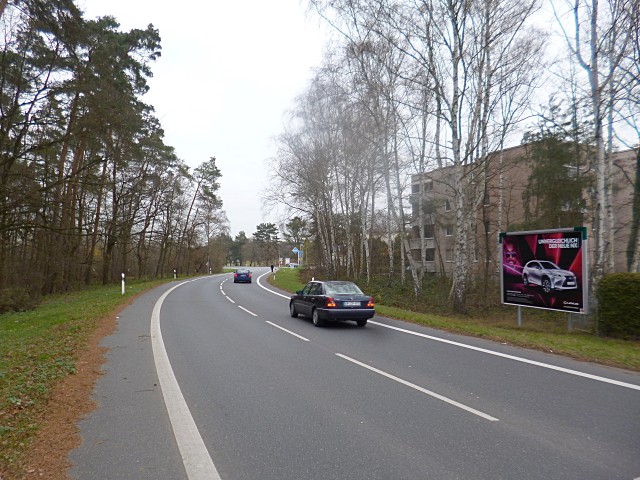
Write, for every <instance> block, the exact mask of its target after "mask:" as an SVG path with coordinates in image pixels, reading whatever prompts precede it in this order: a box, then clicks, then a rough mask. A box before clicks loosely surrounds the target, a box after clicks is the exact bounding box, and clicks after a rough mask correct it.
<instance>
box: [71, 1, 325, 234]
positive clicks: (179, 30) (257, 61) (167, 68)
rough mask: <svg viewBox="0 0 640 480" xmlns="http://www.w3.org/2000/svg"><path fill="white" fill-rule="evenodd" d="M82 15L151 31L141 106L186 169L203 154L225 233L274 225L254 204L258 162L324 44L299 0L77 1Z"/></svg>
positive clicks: (261, 175)
mask: <svg viewBox="0 0 640 480" xmlns="http://www.w3.org/2000/svg"><path fill="white" fill-rule="evenodd" d="M78 6H79V7H80V8H81V9H83V10H84V12H85V17H86V18H87V19H93V18H96V17H99V16H105V15H112V16H114V17H115V18H116V19H117V20H118V22H119V23H120V25H121V29H122V30H130V29H132V28H146V26H147V25H148V24H149V23H152V24H153V25H154V27H155V28H157V29H158V30H159V31H160V36H161V38H162V56H161V57H160V59H158V60H157V61H156V62H155V63H154V64H153V65H152V69H153V74H154V76H153V78H152V79H150V81H149V85H150V87H151V90H150V92H149V94H148V95H147V96H145V98H144V101H145V102H146V103H148V104H151V105H153V106H154V107H155V110H156V116H157V117H158V118H159V119H160V122H161V123H162V126H163V128H164V130H165V143H166V144H167V145H170V146H172V147H174V148H175V149H176V154H177V155H178V157H179V158H181V159H183V160H184V161H185V162H186V163H187V164H188V165H189V166H191V167H192V168H195V167H197V166H198V165H200V164H201V163H202V162H204V161H207V160H208V159H209V158H210V157H213V156H215V157H216V158H217V165H218V168H219V169H220V171H221V172H222V179H221V188H220V195H221V197H222V201H223V203H224V205H223V208H224V210H225V211H226V212H227V216H228V218H229V224H230V229H231V234H232V236H235V235H237V234H238V232H240V231H244V232H245V233H246V234H247V236H251V235H252V234H253V233H254V232H255V230H256V225H258V224H259V223H263V222H275V221H276V219H275V218H274V217H273V216H268V215H266V212H264V211H263V208H262V204H263V202H262V192H263V190H264V188H265V186H266V183H267V179H268V175H267V173H266V160H267V159H268V158H270V157H272V156H273V154H274V152H275V148H274V143H273V138H274V137H275V136H277V135H278V134H279V133H281V132H282V127H283V120H284V113H285V111H286V110H288V109H290V108H291V107H292V105H293V99H294V98H295V97H296V96H297V95H299V94H300V93H302V91H303V90H304V88H305V87H306V86H307V84H308V81H309V79H310V77H311V73H312V72H311V70H312V68H313V67H316V66H318V65H320V62H321V56H322V49H323V46H324V38H323V31H325V30H326V29H322V28H321V24H320V21H319V20H318V18H317V17H313V16H310V15H309V16H307V15H306V13H305V9H306V2H300V0H243V1H242V2H234V1H229V0H213V1H211V2H206V1H202V0H182V1H179V2H168V1H165V0H108V1H107V0H79V1H78Z"/></svg>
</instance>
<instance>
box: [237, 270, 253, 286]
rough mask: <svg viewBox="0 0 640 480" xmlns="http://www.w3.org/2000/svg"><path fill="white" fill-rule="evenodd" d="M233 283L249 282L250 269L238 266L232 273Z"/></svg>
mask: <svg viewBox="0 0 640 480" xmlns="http://www.w3.org/2000/svg"><path fill="white" fill-rule="evenodd" d="M233 283H251V270H249V269H248V268H238V269H237V270H236V271H235V273H234V274H233Z"/></svg>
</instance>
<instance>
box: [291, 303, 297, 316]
mask: <svg viewBox="0 0 640 480" xmlns="http://www.w3.org/2000/svg"><path fill="white" fill-rule="evenodd" d="M289 314H290V315H291V316H292V317H293V318H296V317H297V316H298V312H297V310H296V306H295V305H294V304H293V302H289Z"/></svg>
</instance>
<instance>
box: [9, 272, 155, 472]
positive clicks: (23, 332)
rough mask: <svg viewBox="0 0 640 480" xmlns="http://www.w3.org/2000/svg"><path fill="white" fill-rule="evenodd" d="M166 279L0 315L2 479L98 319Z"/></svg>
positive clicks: (74, 295)
mask: <svg viewBox="0 0 640 480" xmlns="http://www.w3.org/2000/svg"><path fill="white" fill-rule="evenodd" d="M166 281H167V280H159V281H153V282H130V283H128V284H127V289H126V294H125V295H122V291H121V286H120V285H115V286H110V287H93V288H89V289H86V290H82V291H79V292H73V293H68V294H63V295H54V296H51V297H48V298H47V299H46V300H45V301H44V302H43V303H42V304H41V305H40V306H38V308H37V309H36V310H32V311H28V312H19V313H6V314H3V315H0V478H2V472H7V471H12V470H13V467H14V466H15V465H17V464H18V463H19V462H20V460H21V457H22V456H23V455H24V454H25V452H26V450H27V448H28V446H29V444H30V442H31V441H32V440H33V438H34V435H35V433H36V432H37V431H38V428H39V426H40V420H39V419H40V418H42V414H43V412H44V411H45V409H46V406H47V402H48V400H49V398H50V394H51V390H52V388H53V387H54V385H55V384H56V383H57V382H59V381H61V380H62V379H63V378H65V377H66V376H68V375H73V374H74V373H76V352H77V351H78V350H79V349H80V348H81V347H82V346H83V345H84V344H85V343H86V342H87V339H88V338H89V336H90V335H91V333H92V332H93V331H95V329H96V328H97V325H98V324H99V321H100V320H101V319H103V318H105V317H107V316H108V315H112V314H114V312H115V311H117V310H118V308H120V307H121V306H123V305H125V304H127V303H128V302H130V301H131V299H132V298H134V297H135V296H137V295H138V294H140V293H142V292H144V291H146V290H149V289H150V288H153V287H155V286H157V285H160V284H162V283H165V282H166Z"/></svg>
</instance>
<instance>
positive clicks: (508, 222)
mask: <svg viewBox="0 0 640 480" xmlns="http://www.w3.org/2000/svg"><path fill="white" fill-rule="evenodd" d="M530 147H531V145H524V146H518V147H513V148H509V149H505V150H502V151H500V152H494V153H492V154H491V155H489V156H488V158H487V160H486V161H483V162H478V163H476V164H472V165H469V166H467V167H466V168H465V169H464V170H463V175H464V176H465V177H466V178H465V183H466V184H467V186H468V188H469V195H468V197H469V199H468V207H467V208H469V209H470V210H471V211H472V215H471V216H470V225H469V237H468V239H469V240H468V245H467V253H468V255H469V258H470V259H471V262H470V263H471V267H470V268H471V272H470V273H471V274H473V275H489V276H493V275H496V276H497V273H498V268H499V264H500V262H499V244H498V239H499V234H500V232H506V231H521V230H537V229H555V228H569V227H577V226H586V227H587V228H588V232H589V237H592V234H593V229H592V225H593V221H592V217H591V208H590V204H591V195H592V193H593V188H592V187H591V186H589V178H590V175H591V172H590V170H589V166H588V162H587V161H586V159H587V158H588V155H584V158H585V161H584V162H583V163H584V165H583V164H582V163H581V162H576V164H571V163H565V164H562V165H561V167H560V170H561V172H560V175H555V178H553V177H554V175H550V176H548V177H544V176H543V173H544V163H542V165H543V166H542V167H539V168H537V169H535V168H534V166H535V165H541V163H535V162H534V161H533V160H532V153H531V152H532V150H531V148H530ZM612 160H613V162H612V165H613V168H612V172H611V175H612V185H613V191H612V196H613V200H612V205H613V206H614V208H613V212H612V214H613V224H614V228H613V229H612V231H611V232H609V235H610V241H611V242H612V244H613V246H614V249H613V251H614V257H613V258H612V259H611V262H610V265H611V270H612V271H626V270H627V256H628V252H629V250H630V246H629V238H630V233H631V224H632V219H633V213H632V212H633V208H632V207H633V201H634V200H633V198H634V197H633V192H634V182H635V177H636V173H635V172H636V161H637V151H636V150H633V149H632V150H625V151H622V152H617V153H615V154H613V157H612ZM547 170H549V169H547ZM541 172H542V173H541ZM551 172H553V169H551ZM546 175H548V174H546ZM453 176H454V170H453V168H452V167H444V168H439V169H435V170H432V171H430V172H427V173H425V174H422V175H413V176H412V181H411V205H412V219H413V221H412V231H411V241H410V244H411V254H412V257H413V260H414V261H415V262H416V264H417V265H418V267H419V268H424V269H425V270H426V271H427V272H438V273H450V272H451V271H452V268H453V261H454V251H455V238H456V237H455V233H456V216H455V214H456V212H455V210H456V209H455V205H456V201H457V199H456V195H455V188H454V183H453V180H454V179H453ZM578 180H579V181H580V183H577V182H578ZM546 182H548V183H549V185H546ZM554 182H555V184H554ZM563 182H565V183H564V184H563ZM570 185H574V187H575V185H579V190H578V193H577V194H576V193H575V191H576V190H575V188H574V189H573V191H572V190H571V188H570ZM547 186H548V189H547V188H546V187H547ZM549 205H551V207H550V206H549ZM553 205H556V206H557V208H554V207H553ZM636 243H637V242H636ZM590 245H591V246H590V248H591V249H592V248H593V242H590ZM636 248H637V246H636ZM590 256H591V262H592V261H593V251H591V255H590ZM636 268H637V265H635V266H634V267H633V268H632V269H636Z"/></svg>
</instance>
